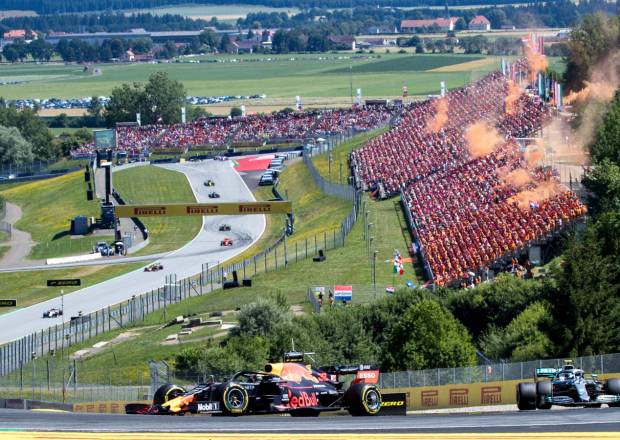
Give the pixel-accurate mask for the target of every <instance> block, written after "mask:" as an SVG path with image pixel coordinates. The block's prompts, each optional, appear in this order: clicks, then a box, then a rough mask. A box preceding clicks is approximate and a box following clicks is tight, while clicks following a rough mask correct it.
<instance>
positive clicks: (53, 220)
mask: <svg viewBox="0 0 620 440" xmlns="http://www.w3.org/2000/svg"><path fill="white" fill-rule="evenodd" d="M0 191H1V192H0V195H2V196H3V197H4V198H6V199H7V200H8V201H10V202H12V203H15V204H16V205H19V206H20V207H21V209H22V218H21V219H20V220H19V221H18V222H17V223H16V224H15V226H16V227H17V228H18V229H21V230H23V231H26V232H29V233H30V234H31V235H32V239H33V241H35V242H36V243H37V244H36V245H35V246H34V248H33V249H32V251H31V253H30V256H29V257H30V258H33V259H39V258H50V257H60V256H66V255H72V254H80V253H88V252H89V251H90V250H91V249H92V246H93V244H94V243H95V242H97V241H98V240H101V239H105V237H101V236H97V237H95V236H89V237H84V238H78V239H72V238H71V236H70V233H69V229H70V226H71V218H73V217H74V216H76V215H85V216H87V217H91V216H92V217H99V204H98V203H97V201H87V200H86V184H85V182H84V175H83V173H82V172H81V171H76V172H74V173H70V174H66V175H64V176H60V177H55V178H52V179H45V180H39V181H35V182H30V183H25V184H21V185H19V186H16V187H14V188H11V189H4V187H0Z"/></svg>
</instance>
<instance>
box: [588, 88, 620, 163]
mask: <svg viewBox="0 0 620 440" xmlns="http://www.w3.org/2000/svg"><path fill="white" fill-rule="evenodd" d="M590 155H591V156H592V159H593V160H594V161H595V162H601V161H603V160H604V159H609V160H611V161H612V162H614V163H615V164H616V165H620V91H616V94H615V95H614V98H613V100H612V101H611V103H610V105H609V108H608V109H607V112H606V114H605V116H604V117H603V123H602V125H601V127H600V128H599V129H598V131H597V133H596V139H595V142H594V143H593V144H592V146H591V147H590Z"/></svg>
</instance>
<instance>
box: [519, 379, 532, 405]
mask: <svg viewBox="0 0 620 440" xmlns="http://www.w3.org/2000/svg"><path fill="white" fill-rule="evenodd" d="M517 408H519V410H520V411H530V410H534V409H536V384H535V383H533V382H521V383H520V384H518V385H517Z"/></svg>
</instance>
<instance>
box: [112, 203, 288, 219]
mask: <svg viewBox="0 0 620 440" xmlns="http://www.w3.org/2000/svg"><path fill="white" fill-rule="evenodd" d="M114 212H115V213H116V216H117V217H119V218H121V217H179V216H189V215H199V216H203V215H248V214H290V213H292V212H293V203H292V202H242V203H173V204H161V205H121V206H115V207H114Z"/></svg>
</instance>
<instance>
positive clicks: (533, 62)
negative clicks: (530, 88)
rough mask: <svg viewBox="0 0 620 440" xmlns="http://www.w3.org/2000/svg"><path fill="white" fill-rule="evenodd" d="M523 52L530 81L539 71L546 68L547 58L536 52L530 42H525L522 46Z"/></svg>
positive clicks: (533, 79) (534, 78)
mask: <svg viewBox="0 0 620 440" xmlns="http://www.w3.org/2000/svg"><path fill="white" fill-rule="evenodd" d="M523 53H524V55H525V58H526V59H527V65H528V67H529V75H528V78H529V80H530V81H535V80H536V77H537V76H538V74H539V73H540V72H544V71H545V70H547V66H548V65H549V63H548V62H547V58H546V57H545V56H544V55H541V54H539V53H538V52H536V51H535V50H534V49H533V48H532V46H531V45H530V44H525V45H524V46H523Z"/></svg>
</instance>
